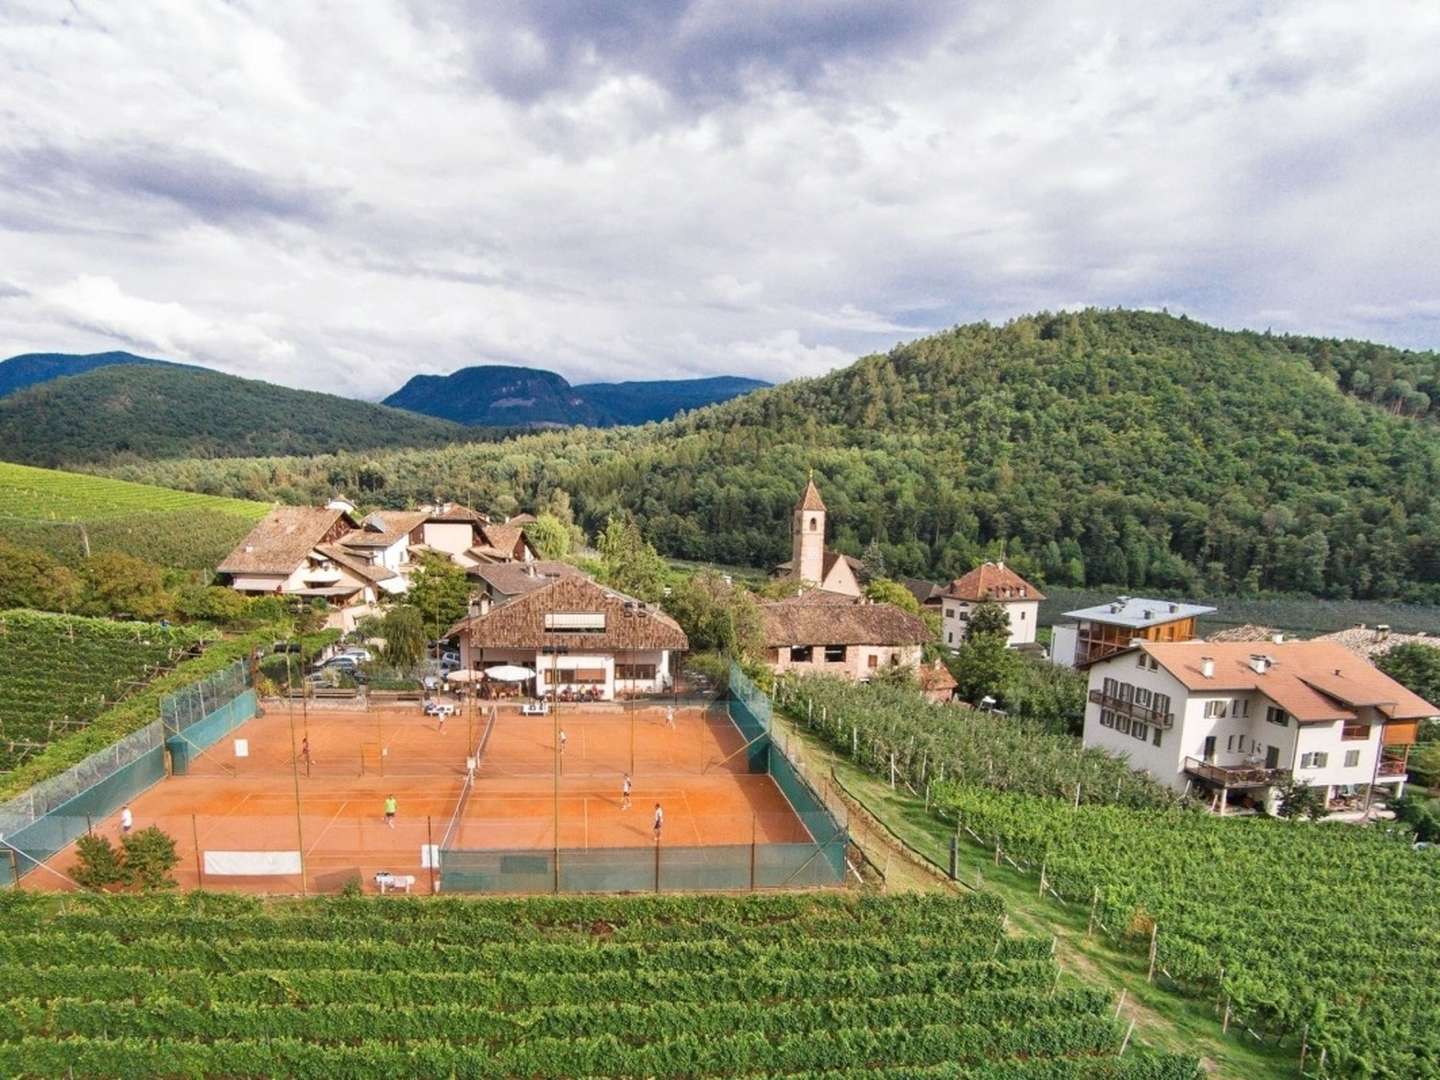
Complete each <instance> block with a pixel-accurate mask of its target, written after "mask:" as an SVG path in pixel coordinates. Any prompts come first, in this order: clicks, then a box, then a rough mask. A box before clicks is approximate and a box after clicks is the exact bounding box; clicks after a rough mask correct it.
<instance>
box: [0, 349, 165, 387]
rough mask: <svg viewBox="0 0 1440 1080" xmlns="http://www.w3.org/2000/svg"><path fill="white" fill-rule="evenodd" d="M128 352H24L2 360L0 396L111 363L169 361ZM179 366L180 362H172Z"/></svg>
mask: <svg viewBox="0 0 1440 1080" xmlns="http://www.w3.org/2000/svg"><path fill="white" fill-rule="evenodd" d="M169 363H170V362H169V361H168V360H152V359H150V358H149V357H146V356H136V355H135V354H134V353H128V352H103V353H83V354H82V353H22V354H21V355H19V356H12V357H10V358H9V359H8V360H0V397H5V396H7V395H9V394H13V393H15V392H16V391H17V390H24V389H25V388H26V387H28V386H38V385H39V384H40V383H45V382H49V381H51V380H52V379H61V378H64V377H65V376H67V375H83V374H85V372H87V371H94V370H95V369H96V368H101V367H109V366H110V365H112V364H169ZM171 366H180V365H171Z"/></svg>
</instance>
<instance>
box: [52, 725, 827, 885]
mask: <svg viewBox="0 0 1440 1080" xmlns="http://www.w3.org/2000/svg"><path fill="white" fill-rule="evenodd" d="M489 708H490V706H489V704H488V703H483V704H482V705H481V706H477V707H476V709H475V710H474V711H473V713H472V714H470V715H467V714H465V713H462V714H460V715H458V716H453V717H450V718H449V719H448V720H447V721H446V723H445V726H444V730H443V731H441V730H440V725H439V724H438V722H437V721H436V720H435V719H434V718H431V717H426V716H424V715H423V714H422V713H421V711H420V707H419V706H418V705H411V706H401V707H395V708H389V709H384V710H375V711H372V712H364V711H344V710H338V709H311V710H308V711H305V710H301V709H300V708H298V707H297V708H296V709H295V710H294V711H293V715H292V711H291V709H290V708H289V707H288V705H286V704H283V703H269V704H268V705H267V708H266V713H267V715H265V716H263V717H257V718H256V719H254V720H251V721H249V722H247V723H246V724H244V725H242V726H241V727H239V728H237V729H236V730H235V731H234V732H233V733H232V734H231V735H229V736H226V737H225V738H224V739H222V740H221V741H220V742H218V743H216V744H215V745H214V746H213V747H211V748H210V749H209V750H208V751H206V752H204V753H202V754H198V755H197V756H196V757H195V758H194V759H193V760H192V762H191V768H190V772H189V775H186V776H175V777H170V778H168V779H166V780H164V781H162V782H161V783H159V784H157V785H156V786H155V787H153V788H151V789H150V790H149V791H147V792H145V793H144V794H142V795H140V796H139V797H138V798H137V799H136V800H135V801H134V802H133V803H132V804H131V811H132V812H133V814H134V817H135V826H136V828H144V827H146V826H148V825H158V826H160V828H162V829H164V830H165V831H166V832H167V833H169V834H170V835H171V836H172V837H173V838H174V839H175V842H176V846H177V849H178V851H179V853H180V864H179V866H178V867H177V868H176V870H175V878H176V880H177V882H178V883H179V885H180V887H181V888H193V887H196V886H198V885H202V884H203V885H204V887H206V888H210V889H223V890H232V891H245V892H286V893H289V892H299V891H300V890H301V881H300V875H298V874H296V875H288V876H272V877H248V876H246V877H230V876H226V877H217V876H214V875H209V874H203V873H202V870H201V867H200V862H201V860H200V859H198V858H197V853H196V847H197V843H198V847H199V849H200V850H201V851H285V850H289V851H294V850H297V849H298V848H300V847H301V846H302V843H301V841H302V840H303V850H304V852H305V859H304V861H305V888H306V889H308V890H310V891H315V892H334V891H338V890H339V889H340V888H341V887H342V886H343V885H344V884H345V883H346V882H347V881H349V880H351V879H353V878H354V877H356V876H357V875H358V876H359V877H360V879H361V881H362V882H363V884H364V887H365V888H366V890H367V891H373V890H374V889H375V888H376V886H375V880H374V878H375V874H376V873H378V872H380V871H382V870H384V871H389V872H391V873H393V874H399V875H413V876H414V878H415V885H414V889H415V890H416V891H420V892H425V891H429V889H430V887H431V878H430V870H429V869H428V868H427V867H424V866H423V865H422V858H423V851H424V847H425V845H426V844H427V843H431V842H433V843H434V844H437V845H438V844H440V843H442V840H444V838H445V837H446V835H447V832H448V833H449V834H450V841H449V843H450V846H455V847H465V848H485V849H496V848H503V849H534V848H540V849H549V848H552V847H554V846H556V838H557V820H558V839H559V846H560V847H562V848H605V847H631V846H640V845H650V844H653V843H654V842H655V841H654V832H653V828H652V824H653V820H654V807H655V803H656V802H659V803H660V804H661V805H662V807H663V808H664V812H665V824H664V830H663V834H662V837H661V842H662V843H664V844H674V845H692V844H736V843H750V842H751V840H752V839H756V840H759V841H761V842H767V841H768V842H793V841H799V842H803V841H808V840H809V839H810V835H809V833H808V831H807V830H806V828H805V826H804V824H803V823H802V822H801V821H800V819H799V818H798V817H797V816H796V815H795V813H794V811H793V809H792V808H791V807H790V804H789V802H788V800H786V799H785V797H784V795H782V794H781V792H780V790H779V789H778V788H777V787H776V786H775V783H774V781H772V780H771V779H770V778H769V777H768V776H764V775H751V774H750V773H749V772H748V771H747V769H746V765H745V760H744V757H745V755H744V754H743V753H737V751H740V750H741V749H742V747H743V746H744V738H743V736H742V735H741V734H740V732H739V731H738V729H736V728H735V726H734V724H732V723H731V721H730V720H729V718H728V717H727V716H725V714H724V713H723V712H718V711H711V712H707V711H706V710H704V709H698V708H688V709H679V710H677V711H676V713H675V722H674V726H673V727H672V726H671V725H670V724H668V723H667V722H666V718H665V709H664V707H639V708H635V709H633V710H629V711H626V710H621V709H619V708H617V707H616V706H578V705H568V706H561V709H560V711H559V712H558V714H555V715H551V716H535V717H531V716H521V715H520V713H519V710H518V708H516V707H514V706H500V707H499V709H498V711H497V713H496V714H495V720H494V724H493V726H492V727H491V729H490V732H489V737H488V739H487V740H486V742H485V746H484V751H483V755H482V757H481V759H480V763H479V767H478V769H477V771H476V774H475V779H474V784H473V789H472V791H471V794H470V796H469V798H468V799H466V805H465V808H464V813H463V815H457V813H456V811H457V809H458V804H459V800H460V795H461V792H462V790H463V787H464V783H465V775H466V757H467V746H468V747H471V748H472V749H473V748H474V747H475V746H477V745H478V744H479V743H480V741H481V739H482V737H483V735H484V733H485V730H486V726H487V720H488V710H489ZM292 722H293V731H294V746H295V748H296V750H297V752H296V753H293V754H292V751H291V745H292V743H291V731H292ZM560 730H563V731H564V732H565V735H566V738H565V749H564V752H563V754H559V755H557V753H556V744H557V738H556V736H557V732H558V731H560ZM237 739H238V740H244V741H245V742H246V744H248V755H247V756H245V757H237V756H236V753H235V751H236V745H235V740H237ZM306 739H308V745H309V760H308V761H306V759H305V755H304V754H303V752H300V751H302V748H303V747H304V745H305V742H304V740H306ZM557 758H558V759H559V765H560V776H559V780H558V784H557V781H556V776H555V771H554V770H555V763H556V761H557ZM632 761H633V769H632ZM292 763H293V764H292ZM382 771H383V775H382ZM626 773H630V775H631V780H632V783H633V792H632V796H631V798H632V805H631V807H630V808H629V809H625V808H622V804H621V785H622V780H623V777H624V775H625V774H626ZM297 778H298V784H299V813H298V815H297V810H296V790H295V789H296V783H297ZM389 795H394V796H395V798H396V801H397V803H398V813H397V815H396V820H395V822H394V825H393V827H391V826H390V825H387V824H386V822H385V820H384V803H385V799H386V797H387V796H389ZM557 796H558V797H557ZM557 810H558V819H557ZM96 831H97V832H100V833H102V834H104V835H107V836H109V837H111V838H112V839H117V838H118V836H119V815H118V814H116V815H114V816H112V817H110V818H108V819H106V820H105V821H103V822H99V823H97V825H96ZM74 861H75V852H74V848H73V847H71V848H68V849H66V850H65V851H63V852H61V853H60V854H59V855H57V856H56V857H55V858H54V859H52V860H51V862H50V864H49V866H50V867H51V868H52V869H53V870H55V871H59V873H60V874H64V873H65V872H67V871H68V870H69V869H70V868H71V867H72V866H73V865H74ZM24 883H25V885H26V887H29V888H43V889H51V888H64V887H66V881H65V879H64V878H62V877H60V876H59V875H57V874H56V873H52V872H50V871H49V870H46V869H43V868H42V869H37V870H35V871H33V872H32V873H30V874H28V875H26V877H25V879H24Z"/></svg>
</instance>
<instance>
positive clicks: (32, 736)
mask: <svg viewBox="0 0 1440 1080" xmlns="http://www.w3.org/2000/svg"><path fill="white" fill-rule="evenodd" d="M199 640H200V634H199V632H198V631H196V630H194V629H191V628H188V627H164V626H158V625H156V624H154V623H138V622H137V623H121V622H113V621H111V620H109V619H86V618H80V617H78V616H70V615H47V614H43V613H41V612H36V611H0V773H3V772H6V771H7V770H10V769H13V768H15V767H16V766H17V765H20V764H21V763H23V762H24V761H26V760H27V759H28V758H30V757H32V756H34V755H35V754H38V753H39V752H40V751H41V750H43V749H44V748H45V747H46V746H48V745H49V744H50V743H52V742H54V741H55V740H56V739H59V738H63V737H64V736H65V735H68V734H70V733H72V732H74V731H77V730H79V729H80V728H83V727H84V726H85V725H87V724H88V723H90V721H91V720H93V719H94V718H95V717H96V716H97V715H99V714H100V712H102V711H103V710H104V709H106V708H107V707H108V706H110V705H113V704H114V703H115V702H116V701H118V700H120V699H121V698H123V697H126V696H128V695H129V694H130V693H132V692H133V691H134V690H135V689H137V688H138V687H139V686H141V685H143V684H144V683H145V682H147V681H148V680H149V679H150V678H151V677H153V676H154V674H155V672H156V671H157V669H161V668H169V667H173V666H174V664H175V662H176V661H177V660H178V659H180V657H181V656H182V655H183V654H185V653H186V652H187V651H188V650H191V649H192V648H193V647H194V646H195V645H196V644H197V642H198V641H199Z"/></svg>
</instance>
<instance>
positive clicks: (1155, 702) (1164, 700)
mask: <svg viewBox="0 0 1440 1080" xmlns="http://www.w3.org/2000/svg"><path fill="white" fill-rule="evenodd" d="M1150 708H1152V709H1154V710H1155V711H1156V712H1157V713H1160V714H1161V715H1164V714H1166V713H1169V711H1170V695H1169V694H1156V695H1155V696H1154V697H1152V698H1151V699H1150Z"/></svg>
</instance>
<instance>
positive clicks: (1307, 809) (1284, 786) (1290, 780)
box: [1275, 776, 1328, 821]
mask: <svg viewBox="0 0 1440 1080" xmlns="http://www.w3.org/2000/svg"><path fill="white" fill-rule="evenodd" d="M1276 798H1277V801H1278V805H1277V806H1276V808H1275V816H1276V817H1280V818H1286V819H1287V820H1290V821H1294V820H1297V819H1299V818H1302V817H1304V818H1309V819H1310V820H1311V821H1318V820H1319V819H1320V818H1322V817H1324V816H1325V814H1326V813H1327V812H1328V807H1326V805H1325V789H1324V788H1323V787H1311V786H1310V785H1309V784H1307V783H1305V782H1304V781H1303V780H1297V779H1296V778H1295V777H1293V776H1287V777H1286V778H1285V779H1284V780H1282V781H1281V782H1280V783H1279V784H1278V785H1277V786H1276Z"/></svg>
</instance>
